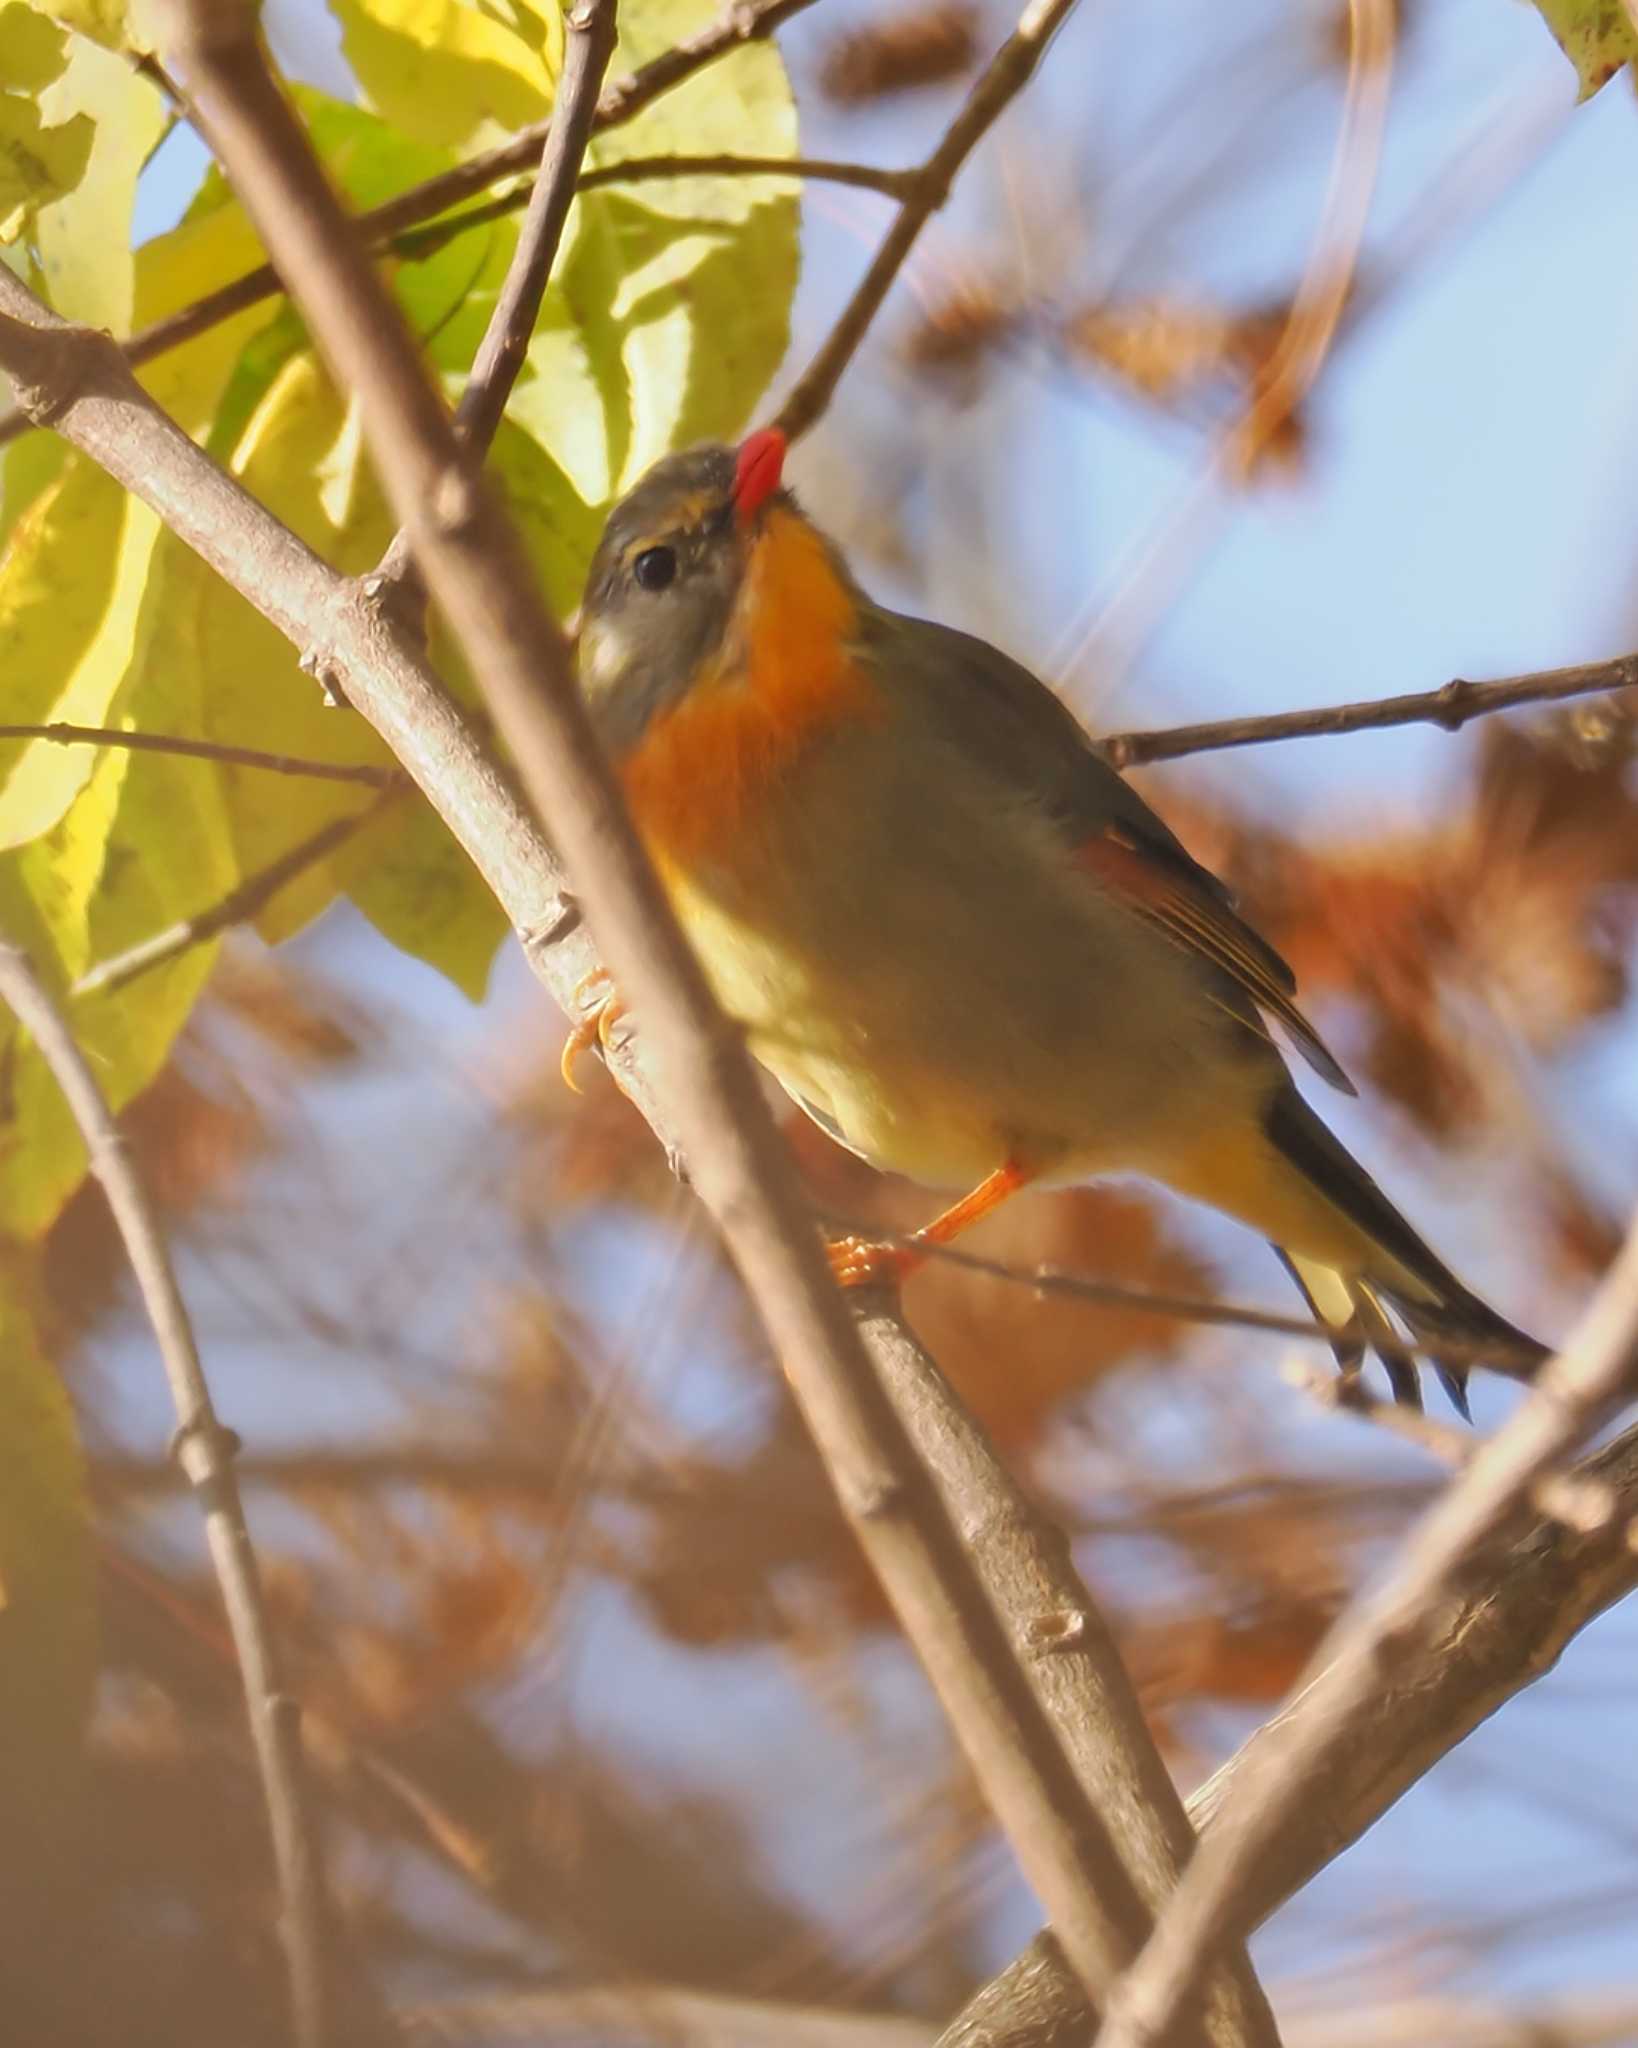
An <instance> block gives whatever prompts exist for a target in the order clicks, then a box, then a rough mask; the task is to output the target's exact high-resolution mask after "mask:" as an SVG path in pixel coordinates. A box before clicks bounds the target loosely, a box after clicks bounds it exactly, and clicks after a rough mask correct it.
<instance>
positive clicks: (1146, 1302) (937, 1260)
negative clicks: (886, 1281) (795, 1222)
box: [823, 1212, 1537, 1442]
mask: <svg viewBox="0 0 1638 2048" xmlns="http://www.w3.org/2000/svg"><path fill="white" fill-rule="evenodd" d="M823 1221H824V1222H825V1223H826V1224H827V1225H835V1226H836V1227H837V1228H838V1229H840V1230H842V1231H844V1232H845V1233H847V1234H848V1235H851V1236H856V1237H863V1238H866V1239H868V1240H869V1242H870V1243H872V1244H883V1245H888V1246H891V1247H892V1248H893V1249H895V1250H899V1251H912V1252H915V1253H916V1254H917V1256H918V1257H920V1258H922V1259H924V1260H925V1261H926V1262H927V1263H928V1264H929V1265H937V1266H955V1267H958V1268H960V1269H961V1270H962V1271H964V1272H968V1273H983V1274H985V1275H986V1276H987V1277H988V1278H990V1279H992V1280H1003V1281H1006V1282H1007V1283H1008V1284H1009V1285H1011V1286H1014V1287H1023V1288H1026V1289H1027V1290H1028V1291H1029V1292H1030V1293H1031V1294H1037V1295H1057V1296H1059V1297H1060V1298H1062V1299H1065V1300H1069V1301H1084V1302H1085V1303H1087V1305H1088V1306H1089V1307H1096V1308H1130V1309H1138V1310H1140V1311H1142V1312H1143V1313H1145V1314H1148V1315H1156V1316H1170V1317H1171V1318H1172V1319H1173V1320H1174V1321H1177V1322H1180V1323H1201V1324H1214V1325H1221V1326H1222V1327H1224V1328H1226V1329H1238V1330H1263V1331H1266V1332H1267V1333H1268V1334H1270V1335H1271V1336H1276V1337H1295V1338H1297V1339H1298V1340H1299V1341H1300V1342H1302V1343H1308V1344H1326V1345H1334V1344H1335V1342H1336V1335H1337V1333H1336V1331H1335V1330H1333V1329H1330V1328H1328V1327H1327V1326H1326V1325H1325V1324H1324V1323H1317V1322H1315V1321H1314V1319H1313V1317H1312V1316H1295V1315H1282V1314H1281V1313H1280V1311H1279V1310H1278V1309H1269V1308H1247V1307H1244V1306H1242V1305H1241V1304H1239V1303H1237V1302H1230V1301H1208V1300H1206V1299H1205V1298H1204V1297H1203V1296H1201V1295H1195V1294H1168V1293H1166V1292H1164V1291H1163V1290H1159V1289H1155V1288H1149V1287H1130V1286H1127V1285H1126V1284H1125V1283H1124V1282H1123V1281H1119V1280H1102V1279H1098V1278H1096V1277H1095V1276H1094V1275H1093V1274H1090V1273H1067V1272H1065V1271H1064V1269H1063V1268H1062V1267H1061V1266H1053V1265H1039V1266H1017V1265H1012V1264H1010V1263H1009V1262H1008V1261H1006V1260H1004V1259H989V1258H985V1257H984V1255H983V1254H982V1253H981V1252H970V1251H968V1250H967V1249H966V1248H965V1246H963V1245H955V1244H936V1243H934V1242H933V1241H932V1240H931V1239H929V1238H925V1237H918V1236H917V1235H916V1234H915V1233H914V1232H903V1231H887V1230H878V1229H877V1228H876V1227H875V1226H874V1225H873V1224H869V1223H865V1222H861V1221H860V1219H859V1218H857V1217H852V1218H848V1217H839V1216H836V1215H834V1214H832V1213H830V1212H827V1213H826V1214H825V1216H824V1218H823ZM1397 1348H1399V1349H1401V1350H1403V1351H1404V1353H1405V1355H1406V1356H1407V1357H1408V1358H1426V1357H1431V1356H1433V1355H1434V1354H1435V1353H1437V1355H1438V1356H1439V1357H1440V1358H1441V1359H1444V1360H1446V1361H1448V1362H1449V1363H1450V1364H1452V1365H1484V1364H1487V1363H1493V1364H1497V1365H1508V1364H1511V1365H1516V1366H1520V1367H1526V1366H1533V1365H1535V1363H1536V1360H1537V1354H1536V1353H1535V1352H1534V1351H1516V1350H1513V1349H1510V1348H1509V1347H1508V1346H1507V1345H1505V1344H1499V1343H1497V1344H1469V1343H1465V1342H1463V1341H1462V1340H1461V1339H1460V1338H1455V1337H1453V1338H1450V1339H1448V1340H1447V1339H1445V1338H1440V1339H1439V1340H1438V1341H1437V1343H1434V1344H1424V1343H1419V1342H1418V1341H1417V1340H1416V1339H1415V1338H1414V1337H1405V1338H1404V1339H1403V1340H1402V1341H1401V1343H1400V1345H1399V1346H1398V1347H1397ZM1463 1441H1464V1442H1466V1441H1470V1439H1467V1438H1464V1439H1463Z"/></svg>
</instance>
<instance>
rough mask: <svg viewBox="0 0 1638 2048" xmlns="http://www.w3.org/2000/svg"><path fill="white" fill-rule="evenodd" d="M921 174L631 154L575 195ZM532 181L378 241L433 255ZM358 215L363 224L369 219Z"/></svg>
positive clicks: (876, 186)
mask: <svg viewBox="0 0 1638 2048" xmlns="http://www.w3.org/2000/svg"><path fill="white" fill-rule="evenodd" d="M916 177H917V173H916V171H914V170H913V169H912V170H907V171H906V170H892V169H889V168H884V167H880V166H878V165H876V164H856V163H844V162H841V161H838V160H837V159H835V158H831V157H816V156H734V155H727V154H725V155H721V156H627V157H622V158H621V159H620V161H619V162H618V163H613V164H594V165H593V166H592V167H591V169H590V170H582V171H581V173H580V176H579V178H578V179H577V180H576V182H575V188H574V189H575V191H576V193H577V194H579V193H584V192H601V191H605V190H607V189H608V187H610V186H614V185H646V184H651V183H652V182H654V181H655V180H656V179H660V178H790V179H792V180H794V181H796V182H797V183H802V182H805V181H807V180H810V179H811V180H813V181H814V182H816V183H819V184H829V185H851V186H853V187H854V188H855V189H857V190H859V191H862V192H880V193H882V194H883V195H884V196H885V197H886V198H889V199H899V200H903V199H907V198H908V197H909V196H910V194H911V192H912V190H913V189H914V186H915V181H916ZM533 189H534V188H533V187H532V186H527V185H520V186H518V187H517V188H516V190H514V191H511V192H500V193H497V194H496V195H495V197H494V198H492V199H485V200H483V201H482V202H481V203H480V204H479V205H477V206H471V207H468V208H467V209H466V211H465V212H464V213H452V214H449V215H448V216H446V218H444V219H443V220H435V221H432V222H430V223H429V224H428V225H427V226H426V227H419V228H405V229H404V231H403V232H402V233H401V234H397V235H394V236H392V237H391V239H390V240H388V241H386V242H382V243H380V244H378V245H376V246H378V247H379V248H380V249H381V250H382V251H383V252H384V253H385V254H387V255H389V256H399V257H407V258H410V259H414V258H416V257H421V256H430V255H431V254H432V253H433V252H434V251H435V250H438V249H441V248H442V247H443V246H444V244H445V243H446V242H449V241H452V240H453V239H454V238H455V236H456V235H461V234H465V232H466V231H467V229H468V228H476V227H482V226H483V224H484V223H485V222H486V221H491V220H504V219H505V218H506V216H507V215H508V214H512V213H518V212H520V211H521V210H522V209H523V207H525V206H526V205H527V204H528V201H529V196H530V193H531V192H532V191H533ZM367 218H368V216H367V215H361V216H360V225H361V226H362V224H363V221H364V220H365V219H367Z"/></svg>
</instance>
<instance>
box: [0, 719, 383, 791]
mask: <svg viewBox="0 0 1638 2048" xmlns="http://www.w3.org/2000/svg"><path fill="white" fill-rule="evenodd" d="M0 740H47V741H49V742H50V743H51V744H52V745H54V746H59V747H123V748H126V749H127V750H129V751H130V752H131V753H133V754H176V755H180V756H181V757H182V758H183V759H185V760H190V761H214V762H216V763H217V764H218V766H220V767H223V768H265V769H267V770H268V772H269V773H270V774H273V775H307V776H311V777H312V778H313V779H314V780H315V781H318V782H356V783H360V784H362V785H363V787H364V788H366V789H405V788H407V787H408V786H409V784H408V778H407V777H406V776H405V775H404V774H403V773H402V771H401V770H399V769H397V768H372V767H371V766H370V765H369V763H368V762H357V763H353V762H346V761H308V760H304V759H303V758H302V757H301V756H300V755H297V754H264V753H262V752H261V751H260V750H259V749H258V748H256V747H232V746H227V745H225V744H224V743H223V742H222V741H220V740H192V739H187V738H184V737H183V736H182V735H181V734H178V733H168V732H127V731H125V730H123V729H122V728H119V727H116V726H112V725H67V724H65V723H64V722H63V721H62V720H61V719H53V720H52V721H51V723H50V724H49V725H0Z"/></svg>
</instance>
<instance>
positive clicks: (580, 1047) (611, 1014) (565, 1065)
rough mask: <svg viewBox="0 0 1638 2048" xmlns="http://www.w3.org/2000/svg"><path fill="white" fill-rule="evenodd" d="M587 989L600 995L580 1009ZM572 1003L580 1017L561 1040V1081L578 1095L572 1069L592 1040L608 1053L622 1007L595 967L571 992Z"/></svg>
mask: <svg viewBox="0 0 1638 2048" xmlns="http://www.w3.org/2000/svg"><path fill="white" fill-rule="evenodd" d="M591 990H600V991H601V993H600V994H597V995H595V996H594V997H593V1000H592V1001H591V1002H590V1003H589V1004H584V1008H582V1006H583V1003H584V998H585V997H586V995H587V993H588V991H591ZM574 1002H575V1008H576V1009H577V1010H582V1015H581V1017H580V1019H579V1022H578V1023H576V1024H575V1025H574V1026H573V1028H572V1029H571V1030H570V1032H569V1035H568V1037H567V1038H566V1039H565V1040H564V1043H563V1058H562V1061H561V1066H562V1071H563V1078H564V1080H565V1081H567V1082H568V1084H569V1086H570V1087H571V1088H572V1089H573V1090H574V1092H575V1093H576V1095H578V1094H579V1093H580V1092H581V1089H580V1083H579V1082H578V1081H577V1080H576V1079H575V1077H574V1070H575V1067H576V1065H577V1064H578V1062H579V1059H580V1056H581V1054H582V1053H583V1052H585V1051H586V1049H587V1047H588V1046H590V1045H591V1043H592V1041H593V1040H594V1039H595V1040H596V1041H597V1043H598V1044H599V1045H600V1046H601V1047H602V1048H603V1051H604V1052H605V1053H607V1052H608V1051H609V1050H610V1044H611V1040H612V1036H613V1033H614V1029H615V1027H616V1025H618V1024H619V1022H620V1021H621V1019H622V1018H623V1017H624V1016H625V1015H626V1006H625V1004H624V1003H623V1002H622V1001H621V1000H620V997H619V994H618V992H617V991H616V989H615V986H614V983H613V982H612V981H610V979H609V977H608V974H607V972H606V970H605V969H603V968H601V967H598V968H595V969H594V970H593V971H592V972H591V973H590V974H588V975H587V976H586V978H585V979H584V980H583V981H582V982H581V983H580V984H579V986H578V987H577V988H576V989H575V992H574Z"/></svg>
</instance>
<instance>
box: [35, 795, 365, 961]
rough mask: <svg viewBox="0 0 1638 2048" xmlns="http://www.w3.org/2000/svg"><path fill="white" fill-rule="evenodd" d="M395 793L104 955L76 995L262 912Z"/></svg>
mask: <svg viewBox="0 0 1638 2048" xmlns="http://www.w3.org/2000/svg"><path fill="white" fill-rule="evenodd" d="M395 794H396V792H394V791H392V790H386V791H384V792H383V793H382V794H381V795H380V796H379V797H378V798H377V799H376V801H375V802H374V803H373V804H366V805H365V806H364V808H363V810H361V811H350V812H349V813H348V814H347V816H346V817H344V818H332V819H331V820H330V822H329V823H328V824H327V825H321V826H320V827H319V829H318V830H317V831H316V832H313V833H310V834H309V835H308V837H307V838H305V839H303V840H300V841H298V842H297V844H296V845H294V846H292V847H291V848H290V849H289V851H288V852H286V853H281V854H280V855H279V857H278V859H277V860H271V861H269V862H268V864H267V866H266V867H264V868H258V869H257V870H256V872H255V873H254V874H252V875H246V877H245V878H244V880H243V881H242V882H239V883H237V884H236V885H235V886H234V887H233V888H231V889H230V890H229V891H228V893H227V894H226V895H225V896H223V897H220V898H218V900H217V901H216V902H215V903H211V904H207V905H206V907H205V908H204V909H203V910H196V911H195V912H194V913H193V915H192V916H191V917H184V918H179V919H178V920H177V922H176V923H175V924H173V925H167V926H166V928H165V930H164V931H162V932H155V933H154V935H153V936H152V938H147V939H141V940H139V941H138V942H137V944H136V945H134V946H128V947H127V948H126V950H125V951H124V952H123V953H116V954H115V955H114V956H113V958H112V959H109V960H101V961H99V962H98V963H97V965H96V966H95V967H91V968H88V969H87V970H86V972H85V973H84V974H82V975H81V976H80V978H79V980H78V981H77V982H75V984H74V986H73V989H72V990H71V991H70V993H71V994H72V995H73V996H74V998H75V1000H76V1001H77V1000H78V999H79V998H80V997H81V996H91V995H98V994H104V995H105V994H107V993H108V992H109V991H110V990H113V989H116V988H124V987H125V986H126V984H127V983H128V982H133V981H135V980H137V978H138V977H139V976H140V975H144V974H151V973H152V972H153V970H154V969H155V968H156V967H163V966H164V965H165V963H166V961H167V960H175V959H177V958H178V957H179V956H180V955H181V954H183V953H186V952H189V951H191V950H192V948H193V947H195V946H202V945H203V944H204V943H205V941H206V940H207V939H214V938H216V937H217V936H218V935H219V934H220V933H222V932H225V931H230V930H231V929H232V928H233V926H234V925H237V924H248V923H249V922H250V920H251V919H252V918H253V917H258V916H260V914H261V912H262V911H263V910H264V909H265V908H266V907H267V905H268V904H269V903H271V902H272V900H273V898H274V897H275V896H277V895H278V893H279V891H280V890H281V889H283V888H285V887H286V886H287V885H288V884H289V883H291V882H293V881H294V880H295V879H296V877H297V876H298V875H304V874H306V872H307V870H308V869H309V868H315V867H317V866H318V864H319V862H320V861H321V860H324V859H325V858H327V856H329V855H330V854H332V853H334V852H335V850H336V848H337V847H338V846H345V845H346V843H347V841H348V840H349V839H351V838H353V837H354V836H355V835H356V834H357V833H359V832H361V831H362V830H363V829H364V827H365V826H366V825H367V824H369V823H370V821H371V820H372V819H373V818H375V817H377V816H378V815H379V814H380V812H381V811H382V809H383V808H384V807H385V805H387V804H388V803H390V802H391V801H392V798H393V796H394V795H395Z"/></svg>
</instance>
